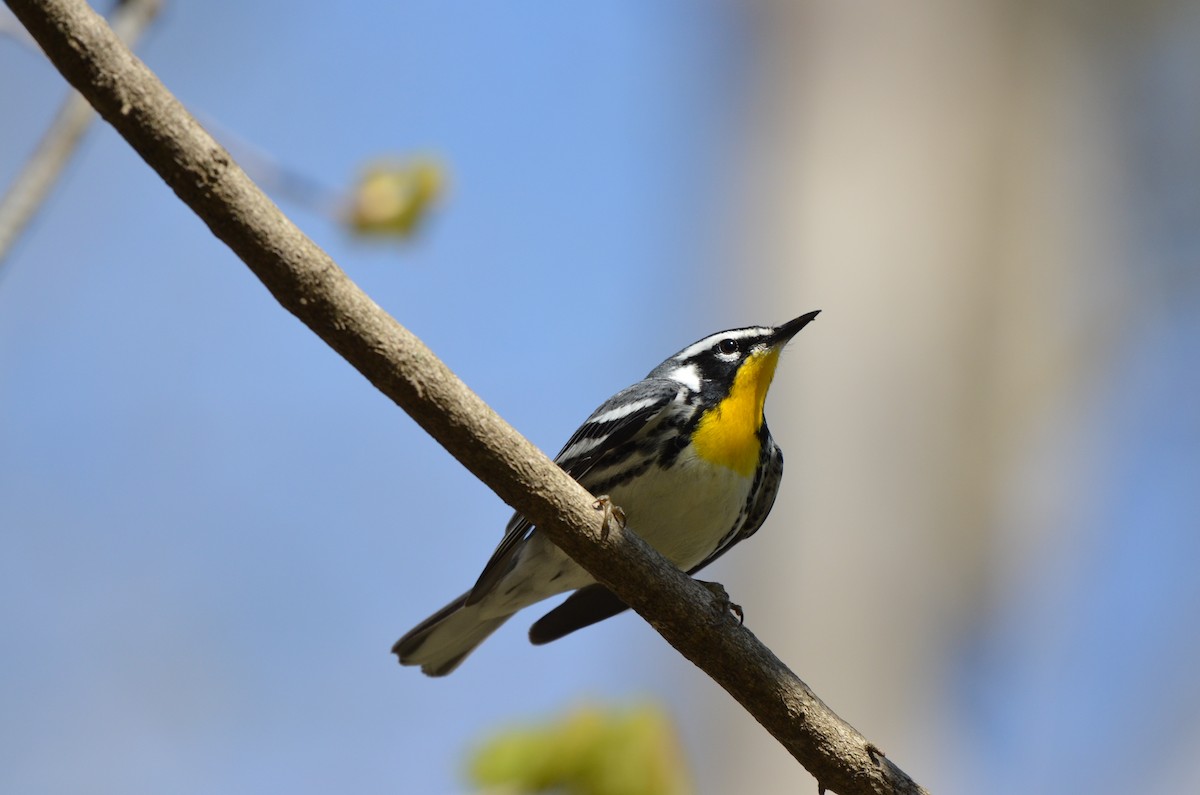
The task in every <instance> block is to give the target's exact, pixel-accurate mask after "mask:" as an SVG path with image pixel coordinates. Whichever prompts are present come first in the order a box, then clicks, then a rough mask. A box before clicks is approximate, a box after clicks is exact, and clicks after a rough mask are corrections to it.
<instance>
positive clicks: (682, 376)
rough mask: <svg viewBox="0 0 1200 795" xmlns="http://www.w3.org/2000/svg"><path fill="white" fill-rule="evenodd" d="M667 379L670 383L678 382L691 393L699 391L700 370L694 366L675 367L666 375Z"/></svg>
mask: <svg viewBox="0 0 1200 795" xmlns="http://www.w3.org/2000/svg"><path fill="white" fill-rule="evenodd" d="M667 378H670V379H671V380H672V381H678V382H679V383H681V384H683V385H684V386H686V387H687V388H688V389H690V390H692V391H693V392H699V391H700V370H699V368H697V367H696V365H694V364H685V365H683V366H682V367H676V368H675V369H674V370H672V371H671V372H669V373H667Z"/></svg>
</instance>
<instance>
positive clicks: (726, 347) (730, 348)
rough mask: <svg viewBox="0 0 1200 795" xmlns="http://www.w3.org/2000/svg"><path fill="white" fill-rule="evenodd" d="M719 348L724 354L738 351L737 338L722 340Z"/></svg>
mask: <svg viewBox="0 0 1200 795" xmlns="http://www.w3.org/2000/svg"><path fill="white" fill-rule="evenodd" d="M717 350H719V351H720V352H721V353H724V354H734V353H737V352H738V344H737V340H721V342H720V343H719V344H718V345H717Z"/></svg>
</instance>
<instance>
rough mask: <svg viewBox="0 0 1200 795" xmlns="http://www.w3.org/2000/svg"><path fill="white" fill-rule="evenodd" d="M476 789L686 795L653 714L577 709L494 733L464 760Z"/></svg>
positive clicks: (665, 733) (676, 753) (650, 710)
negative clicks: (547, 721) (551, 718)
mask: <svg viewBox="0 0 1200 795" xmlns="http://www.w3.org/2000/svg"><path fill="white" fill-rule="evenodd" d="M468 776H469V779H470V781H471V784H472V785H473V786H475V787H479V788H485V789H488V790H489V791H498V792H506V793H513V794H514V795H517V794H520V795H525V794H527V793H545V792H559V793H566V794H567V795H690V794H691V793H692V792H693V787H692V784H691V778H690V776H689V775H688V772H687V769H686V765H685V763H684V760H683V752H682V749H681V748H680V745H679V740H678V737H677V735H676V732H675V728H674V726H673V724H672V723H671V721H670V719H669V718H668V717H667V716H666V714H665V713H664V712H663V710H661V709H660V708H658V707H656V706H651V705H639V706H635V707H630V708H626V709H606V708H602V707H589V706H585V707H581V708H579V709H576V710H574V711H572V712H570V713H568V714H567V715H565V716H563V717H562V718H560V719H557V720H554V721H551V722H549V723H546V724H542V725H536V726H525V727H514V728H508V729H504V730H501V731H499V732H497V733H496V734H495V735H494V736H492V737H490V738H488V739H487V740H485V741H484V742H483V743H482V744H481V745H480V746H479V747H478V748H476V749H475V750H474V751H473V752H472V753H471V755H470V757H469V759H468Z"/></svg>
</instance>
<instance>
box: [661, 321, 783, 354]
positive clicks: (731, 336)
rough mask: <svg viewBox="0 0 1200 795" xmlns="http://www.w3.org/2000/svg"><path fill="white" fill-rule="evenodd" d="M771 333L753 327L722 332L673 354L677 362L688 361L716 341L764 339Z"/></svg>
mask: <svg viewBox="0 0 1200 795" xmlns="http://www.w3.org/2000/svg"><path fill="white" fill-rule="evenodd" d="M770 333H771V329H769V328H763V327H762V326H754V327H753V328H739V329H734V330H733V331H722V332H721V333H719V334H710V335H709V336H707V337H705V338H704V339H702V340H700V341H699V342H693V343H692V344H691V345H689V346H687V347H686V348H684V349H683V350H681V351H680V352H679V353H677V354H675V359H676V360H677V361H683V360H685V359H690V358H692V357H693V356H695V355H696V354H698V353H700V352H701V351H705V350H708V349H709V348H711V347H712V346H713V345H714V344H715V343H716V341H717V340H740V339H742V338H743V337H764V336H766V335H767V334H770Z"/></svg>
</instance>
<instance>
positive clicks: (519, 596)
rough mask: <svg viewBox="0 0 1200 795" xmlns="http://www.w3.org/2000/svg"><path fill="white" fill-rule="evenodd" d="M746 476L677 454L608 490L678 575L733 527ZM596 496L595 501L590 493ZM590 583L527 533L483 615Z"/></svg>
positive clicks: (545, 541)
mask: <svg viewBox="0 0 1200 795" xmlns="http://www.w3.org/2000/svg"><path fill="white" fill-rule="evenodd" d="M751 481H752V479H751V478H748V477H743V476H742V475H739V474H738V473H737V472H734V471H733V470H732V469H726V468H724V467H714V466H712V465H710V464H707V463H705V462H702V461H699V460H698V459H697V458H696V456H695V454H694V453H693V452H692V451H691V450H690V449H687V450H684V451H683V452H682V453H681V454H680V456H679V458H678V459H676V461H675V465H674V466H672V467H671V468H670V469H669V470H666V471H661V470H660V471H658V472H656V473H655V476H653V477H641V478H635V479H634V480H633V481H631V482H630V483H626V484H623V485H620V486H616V487H614V488H613V489H612V490H611V491H610V492H609V495H608V496H609V497H610V498H611V499H612V502H613V504H614V505H618V506H620V507H621V508H623V509H624V511H625V517H626V520H627V525H628V527H629V528H630V529H631V530H633V531H634V532H636V533H637V534H638V535H639V536H641V537H642V538H643V539H645V540H646V542H647V543H649V544H650V545H651V546H653V547H654V548H655V549H657V550H658V551H659V552H661V553H662V554H663V555H664V556H666V558H667V559H668V560H670V561H671V562H672V563H674V564H675V565H676V566H678V567H679V568H680V569H683V570H684V571H688V570H689V569H691V568H692V567H694V566H696V565H697V564H699V563H700V562H702V561H703V560H704V559H705V558H707V557H708V556H709V555H711V554H712V552H713V551H714V550H715V549H716V547H717V544H718V543H720V541H721V539H722V538H724V537H725V535H726V534H727V533H728V532H729V531H730V530H731V529H732V528H733V524H734V522H736V521H738V517H739V514H740V513H741V509H742V506H743V505H745V502H746V498H747V496H748V494H749V491H750V486H751ZM596 496H600V495H596ZM593 582H595V580H594V579H593V578H592V576H591V575H590V574H588V573H587V572H586V571H584V570H583V569H582V568H580V566H579V565H578V564H577V563H575V562H574V561H573V560H571V559H570V558H569V557H567V555H566V554H565V553H564V552H563V551H562V550H560V549H559V548H558V547H556V546H554V544H553V543H551V542H550V541H549V540H548V539H547V538H546V537H545V536H544V535H542V534H540V533H536V532H535V533H534V534H533V536H532V537H531V538H530V539H529V541H528V542H526V543H525V545H524V547H523V549H522V550H521V552H520V556H519V559H518V561H517V564H516V565H515V566H514V567H513V570H512V571H511V572H510V573H509V574H508V576H506V577H505V578H504V579H503V580H502V581H501V582H500V583H499V584H498V586H497V587H496V588H495V589H494V591H493V592H492V595H491V596H490V597H489V598H488V599H487V600H486V601H487V608H486V610H485V612H486V613H488V614H492V613H494V614H495V615H508V614H510V613H513V612H515V611H516V610H519V609H521V608H523V607H526V606H527V605H531V604H534V603H535V602H540V601H541V600H542V599H546V598H548V597H551V596H554V595H555V594H560V593H564V592H566V591H573V590H575V589H577V588H582V587H584V586H586V585H591V584H592V583H593Z"/></svg>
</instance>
